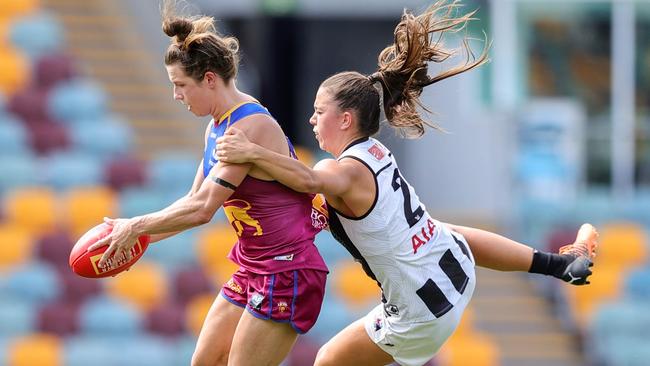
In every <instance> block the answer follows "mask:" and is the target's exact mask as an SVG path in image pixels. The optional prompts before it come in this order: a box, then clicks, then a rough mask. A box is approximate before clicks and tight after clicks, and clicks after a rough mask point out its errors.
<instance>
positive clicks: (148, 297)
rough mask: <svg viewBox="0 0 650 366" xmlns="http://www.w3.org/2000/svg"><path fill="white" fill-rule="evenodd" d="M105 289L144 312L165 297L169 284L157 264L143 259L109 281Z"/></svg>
mask: <svg viewBox="0 0 650 366" xmlns="http://www.w3.org/2000/svg"><path fill="white" fill-rule="evenodd" d="M107 291H108V293H109V294H111V296H114V297H116V298H119V299H122V300H124V301H127V302H129V303H131V304H133V305H134V306H136V307H137V308H138V309H140V310H141V311H145V312H146V311H148V310H150V309H151V308H153V307H154V306H156V305H159V304H160V303H162V302H163V301H164V300H166V299H167V295H168V293H169V284H168V283H167V278H166V277H165V272H164V270H163V269H162V268H161V267H160V266H159V265H157V264H156V263H153V262H147V261H144V260H143V261H139V262H137V263H136V264H134V265H133V267H131V269H130V270H129V271H126V272H122V273H120V274H118V275H117V276H115V278H113V279H112V280H111V281H109V282H108V286H107Z"/></svg>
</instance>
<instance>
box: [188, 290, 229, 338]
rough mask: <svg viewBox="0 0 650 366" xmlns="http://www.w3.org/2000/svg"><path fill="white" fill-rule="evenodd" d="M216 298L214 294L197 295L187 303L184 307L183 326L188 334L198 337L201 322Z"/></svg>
mask: <svg viewBox="0 0 650 366" xmlns="http://www.w3.org/2000/svg"><path fill="white" fill-rule="evenodd" d="M216 296H217V295H216V294H204V295H198V296H195V297H193V298H192V299H191V300H190V301H189V303H188V304H187V306H186V307H185V324H186V325H187V329H188V330H189V331H190V334H192V335H194V336H198V335H199V332H200V331H201V326H202V325H203V320H204V319H205V317H206V315H208V310H210V307H211V306H212V303H213V302H214V299H215V297H216ZM218 296H221V295H218Z"/></svg>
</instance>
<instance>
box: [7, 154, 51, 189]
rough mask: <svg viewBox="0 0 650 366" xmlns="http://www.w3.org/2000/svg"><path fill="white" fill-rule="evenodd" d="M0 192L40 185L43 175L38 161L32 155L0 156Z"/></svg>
mask: <svg viewBox="0 0 650 366" xmlns="http://www.w3.org/2000/svg"><path fill="white" fill-rule="evenodd" d="M0 172H2V174H0V191H1V192H6V191H7V190H9V189H13V188H17V187H23V186H34V185H40V184H41V183H42V182H43V175H42V172H41V169H40V167H39V164H38V161H37V160H35V159H34V157H33V156H32V155H30V154H25V155H14V156H9V155H0Z"/></svg>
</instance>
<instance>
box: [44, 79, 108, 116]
mask: <svg viewBox="0 0 650 366" xmlns="http://www.w3.org/2000/svg"><path fill="white" fill-rule="evenodd" d="M106 110H107V96H106V93H105V92H104V91H103V90H102V89H101V88H100V87H99V86H98V85H96V84H95V83H93V82H91V81H89V80H85V79H81V78H75V79H71V80H69V81H65V82H63V83H58V84H57V85H56V86H55V87H53V88H52V90H51V91H50V93H49V98H48V111H49V115H50V116H51V117H52V118H54V119H56V120H58V121H61V122H63V123H66V124H69V125H71V126H73V125H78V124H86V123H93V122H94V121H95V120H97V119H101V118H102V117H104V116H105V115H106Z"/></svg>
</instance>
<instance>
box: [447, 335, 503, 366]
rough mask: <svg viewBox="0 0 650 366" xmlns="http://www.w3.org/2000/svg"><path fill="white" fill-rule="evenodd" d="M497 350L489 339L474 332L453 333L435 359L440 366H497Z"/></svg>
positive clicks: (498, 362) (498, 358)
mask: <svg viewBox="0 0 650 366" xmlns="http://www.w3.org/2000/svg"><path fill="white" fill-rule="evenodd" d="M499 360H500V354H499V348H498V347H497V345H496V344H495V343H494V341H492V340H491V339H490V338H489V337H487V336H485V335H484V334H482V333H479V332H476V331H470V332H466V333H462V335H461V334H457V333H454V334H453V335H452V336H451V338H450V339H449V340H448V341H447V343H445V345H444V346H443V347H442V349H441V350H440V352H439V354H438V357H437V358H436V361H438V362H437V363H436V365H440V366H467V365H472V366H497V365H500V361H499Z"/></svg>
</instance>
